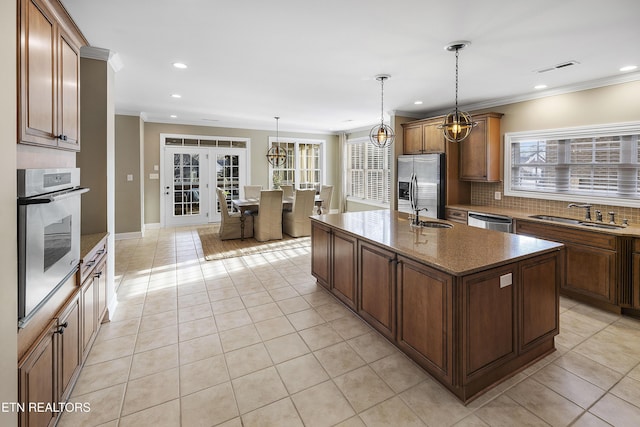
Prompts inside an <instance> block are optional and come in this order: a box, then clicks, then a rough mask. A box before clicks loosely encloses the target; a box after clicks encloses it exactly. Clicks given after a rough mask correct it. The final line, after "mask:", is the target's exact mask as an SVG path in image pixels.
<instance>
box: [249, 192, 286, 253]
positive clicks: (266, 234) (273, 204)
mask: <svg viewBox="0 0 640 427" xmlns="http://www.w3.org/2000/svg"><path fill="white" fill-rule="evenodd" d="M253 237H254V238H255V239H256V240H257V241H259V242H265V241H267V240H279V239H282V190H262V191H261V192H260V203H259V204H258V214H257V215H255V216H254V217H253Z"/></svg>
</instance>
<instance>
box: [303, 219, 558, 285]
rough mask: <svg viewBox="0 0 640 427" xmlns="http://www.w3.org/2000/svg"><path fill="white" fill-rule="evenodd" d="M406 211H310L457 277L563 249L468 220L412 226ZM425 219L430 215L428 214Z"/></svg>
mask: <svg viewBox="0 0 640 427" xmlns="http://www.w3.org/2000/svg"><path fill="white" fill-rule="evenodd" d="M404 215H406V214H400V213H398V212H397V211H389V210H376V211H364V212H348V213H343V214H326V215H317V216H312V217H311V219H312V220H313V221H318V222H320V223H325V224H327V225H328V226H330V227H332V228H335V229H338V230H341V231H344V232H346V233H349V234H352V235H355V236H358V238H360V239H364V240H368V241H370V242H372V243H377V244H379V245H384V246H387V247H389V248H391V249H393V251H394V252H396V253H398V254H400V255H404V256H407V257H409V258H412V259H414V260H416V261H419V262H422V263H425V264H427V265H430V266H432V267H434V268H437V269H438V270H441V271H444V272H447V273H449V274H452V275H455V276H463V275H467V274H471V273H475V272H478V271H482V270H486V269H487V268H491V267H496V266H499V265H503V264H507V263H510V262H513V261H517V260H519V259H523V258H527V257H530V256H532V255H534V254H542V253H545V252H551V251H554V250H558V249H560V248H561V247H562V246H563V245H562V244H560V243H556V242H550V241H547V240H541V239H536V238H532V237H528V236H521V235H517V234H510V233H499V232H495V231H489V230H485V229H482V228H477V227H469V226H466V225H464V224H457V223H449V222H447V221H440V220H434V221H440V222H447V223H449V224H452V225H453V227H452V228H414V227H411V226H410V222H409V220H408V219H405V218H403V216H404ZM425 219H426V218H425Z"/></svg>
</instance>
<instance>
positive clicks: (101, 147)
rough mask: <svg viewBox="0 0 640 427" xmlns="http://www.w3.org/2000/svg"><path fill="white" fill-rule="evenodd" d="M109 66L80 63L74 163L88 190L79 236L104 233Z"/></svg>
mask: <svg viewBox="0 0 640 427" xmlns="http://www.w3.org/2000/svg"><path fill="white" fill-rule="evenodd" d="M108 67H109V66H108V64H107V62H106V61H101V60H97V59H89V58H81V59H80V69H81V70H82V72H81V73H80V87H81V88H82V90H81V91H80V105H81V108H82V110H81V111H82V114H81V116H80V120H81V122H80V132H81V141H80V152H79V153H78V154H77V157H76V163H77V166H78V167H79V168H80V183H81V185H82V186H83V187H88V188H90V191H89V192H88V193H85V194H83V195H82V218H81V221H82V234H93V233H102V232H105V231H107V196H106V195H107V162H106V159H107V134H108V122H107V118H108V114H109V112H108V110H107V108H108V83H107V82H108V71H109V70H108Z"/></svg>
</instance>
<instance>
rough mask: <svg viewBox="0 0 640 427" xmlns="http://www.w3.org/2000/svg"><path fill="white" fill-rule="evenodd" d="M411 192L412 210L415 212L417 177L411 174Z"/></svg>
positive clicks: (416, 205) (416, 204)
mask: <svg viewBox="0 0 640 427" xmlns="http://www.w3.org/2000/svg"><path fill="white" fill-rule="evenodd" d="M411 190H412V192H413V195H412V197H411V198H412V199H413V207H412V209H413V210H414V211H415V210H416V209H418V175H416V174H415V173H414V174H413V180H412V181H411Z"/></svg>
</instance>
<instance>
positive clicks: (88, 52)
mask: <svg viewBox="0 0 640 427" xmlns="http://www.w3.org/2000/svg"><path fill="white" fill-rule="evenodd" d="M80 57H81V58H86V59H95V60H97V61H104V62H107V63H109V65H110V66H111V68H112V69H113V71H115V72H116V73H117V72H118V71H120V70H122V68H123V67H124V64H123V62H122V59H121V58H120V55H119V54H118V52H114V51H112V50H109V49H103V48H101V47H95V46H82V47H81V48H80Z"/></svg>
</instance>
